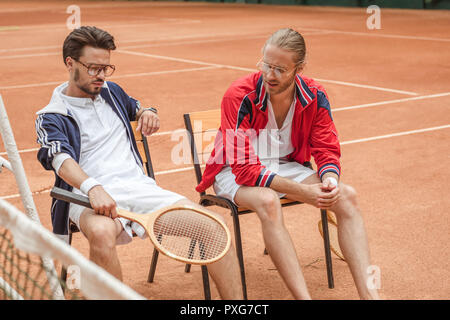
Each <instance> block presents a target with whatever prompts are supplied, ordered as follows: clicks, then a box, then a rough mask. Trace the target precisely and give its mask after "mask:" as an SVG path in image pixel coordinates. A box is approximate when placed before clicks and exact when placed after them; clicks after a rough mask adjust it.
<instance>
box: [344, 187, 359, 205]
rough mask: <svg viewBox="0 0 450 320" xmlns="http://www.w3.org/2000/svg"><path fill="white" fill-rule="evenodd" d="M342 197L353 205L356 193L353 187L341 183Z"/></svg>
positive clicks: (355, 203) (355, 200)
mask: <svg viewBox="0 0 450 320" xmlns="http://www.w3.org/2000/svg"><path fill="white" fill-rule="evenodd" d="M340 188H341V194H342V198H343V200H345V201H348V202H350V203H351V204H352V205H353V206H356V205H357V193H356V190H355V188H353V187H352V186H349V185H347V184H342V185H341V186H340Z"/></svg>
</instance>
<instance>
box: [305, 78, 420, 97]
mask: <svg viewBox="0 0 450 320" xmlns="http://www.w3.org/2000/svg"><path fill="white" fill-rule="evenodd" d="M314 80H317V81H319V82H328V83H334V84H340V85H344V86H350V87H358V88H365V89H372V90H379V91H387V92H395V93H400V94H405V95H409V96H417V95H419V94H418V93H416V92H410V91H403V90H397V89H389V88H382V87H377V86H370V85H367V84H358V83H353V82H345V81H337V80H326V79H318V78H314Z"/></svg>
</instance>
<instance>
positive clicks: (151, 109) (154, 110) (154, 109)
mask: <svg viewBox="0 0 450 320" xmlns="http://www.w3.org/2000/svg"><path fill="white" fill-rule="evenodd" d="M147 110H150V111H152V112H154V113H156V114H158V110H156V108H153V107H149V108H144V111H147ZM144 111H142V112H144Z"/></svg>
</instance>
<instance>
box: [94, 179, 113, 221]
mask: <svg viewBox="0 0 450 320" xmlns="http://www.w3.org/2000/svg"><path fill="white" fill-rule="evenodd" d="M88 196H89V201H90V203H91V206H92V208H93V209H94V211H95V213H96V214H100V215H104V216H106V217H111V218H112V219H115V218H117V210H116V202H115V201H114V200H113V198H111V196H110V195H109V194H108V193H107V192H106V191H105V189H103V187H102V186H100V185H97V186H95V187H93V188H91V190H89V192H88Z"/></svg>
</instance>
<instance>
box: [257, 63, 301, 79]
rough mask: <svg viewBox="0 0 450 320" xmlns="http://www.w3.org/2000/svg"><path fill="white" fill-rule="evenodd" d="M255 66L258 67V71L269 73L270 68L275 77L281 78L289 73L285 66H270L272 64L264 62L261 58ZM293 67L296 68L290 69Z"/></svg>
mask: <svg viewBox="0 0 450 320" xmlns="http://www.w3.org/2000/svg"><path fill="white" fill-rule="evenodd" d="M256 66H257V67H258V69H259V71H262V72H264V73H269V72H270V71H271V70H272V71H273V74H274V75H275V77H277V78H282V77H283V76H285V75H287V74H289V73H288V70H286V69H285V68H281V67H277V66H272V65H270V64H268V63H266V62H264V61H262V60H259V62H258V63H257V64H256ZM295 69H296V68H294V69H292V70H295ZM292 70H291V71H292Z"/></svg>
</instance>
